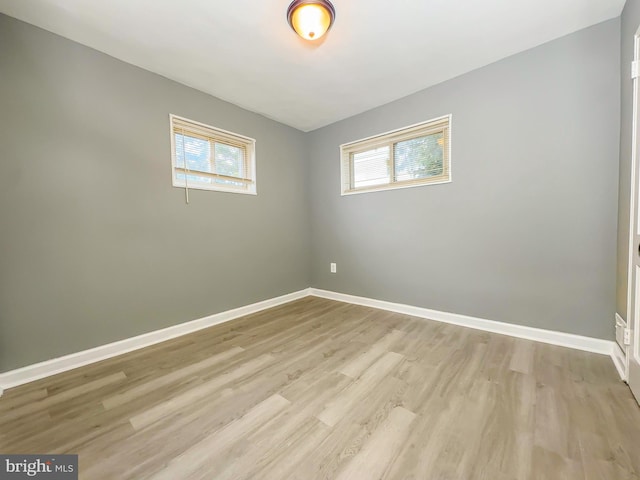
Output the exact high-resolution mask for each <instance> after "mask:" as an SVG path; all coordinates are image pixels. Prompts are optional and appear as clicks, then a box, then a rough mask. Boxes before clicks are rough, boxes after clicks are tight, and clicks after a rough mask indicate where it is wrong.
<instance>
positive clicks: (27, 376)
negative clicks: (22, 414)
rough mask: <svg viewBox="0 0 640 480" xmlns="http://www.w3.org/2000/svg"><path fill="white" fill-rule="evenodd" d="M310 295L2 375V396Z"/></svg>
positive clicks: (253, 306) (279, 299)
mask: <svg viewBox="0 0 640 480" xmlns="http://www.w3.org/2000/svg"><path fill="white" fill-rule="evenodd" d="M308 295H309V290H308V289H304V290H300V291H298V292H293V293H289V294H287V295H282V296H280V297H275V298H271V299H268V300H264V301H262V302H257V303H253V304H251V305H247V306H244V307H240V308H235V309H233V310H227V311H225V312H221V313H216V314H214V315H209V316H208V317H204V318H199V319H197V320H193V321H190V322H186V323H180V324H178V325H174V326H171V327H167V328H163V329H162V330H155V331H153V332H149V333H144V334H142V335H138V336H136V337H131V338H126V339H124V340H120V341H117V342H113V343H108V344H106V345H101V346H99V347H95V348H91V349H89V350H84V351H82V352H77V353H72V354H70V355H65V356H63V357H58V358H54V359H52V360H46V361H44V362H40V363H35V364H33V365H28V366H26V367H22V368H18V369H16V370H10V371H8V372H5V373H0V395H2V392H3V390H7V389H9V388H12V387H17V386H18V385H23V384H25V383H29V382H33V381H34V380H39V379H41V378H44V377H48V376H51V375H55V374H57V373H62V372H66V371H67V370H72V369H74V368H78V367H82V366H84V365H88V364H90V363H94V362H99V361H101V360H105V359H107V358H111V357H115V356H118V355H122V354H123V353H127V352H131V351H133V350H137V349H139V348H144V347H148V346H150V345H154V344H156V343H160V342H164V341H166V340H170V339H172V338H176V337H180V336H182V335H186V334H188V333H192V332H195V331H198V330H202V329H203V328H208V327H212V326H213V325H218V324H220V323H224V322H228V321H230V320H233V319H236V318H239V317H243V316H245V315H250V314H252V313H256V312H259V311H261V310H265V309H267V308H272V307H275V306H278V305H282V304H283V303H288V302H291V301H293V300H297V299H299V298H303V297H306V296H308Z"/></svg>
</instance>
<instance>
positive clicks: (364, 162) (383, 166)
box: [353, 146, 390, 188]
mask: <svg viewBox="0 0 640 480" xmlns="http://www.w3.org/2000/svg"><path fill="white" fill-rule="evenodd" d="M389 177H390V172H389V147H388V146H386V147H380V148H376V149H374V150H368V151H366V152H360V153H354V154H353V188H361V187H369V186H371V185H383V184H385V183H389V181H390V178H389Z"/></svg>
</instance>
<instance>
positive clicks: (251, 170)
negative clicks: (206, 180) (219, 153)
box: [169, 114, 258, 195]
mask: <svg viewBox="0 0 640 480" xmlns="http://www.w3.org/2000/svg"><path fill="white" fill-rule="evenodd" d="M174 119H176V120H181V121H183V122H188V123H191V124H193V125H195V126H198V127H200V128H202V129H205V130H208V131H210V132H211V137H212V138H216V137H221V139H222V141H221V142H220V143H225V142H224V138H229V139H231V140H233V142H235V143H238V144H242V145H243V146H244V148H245V152H246V156H247V159H246V165H247V170H248V172H247V173H248V175H247V179H248V180H250V182H248V183H247V184H246V188H242V187H237V186H231V185H224V184H215V183H210V184H202V183H190V182H189V181H188V180H187V181H185V180H179V179H178V178H177V174H176V173H177V170H176V168H177V164H176V141H175V130H174ZM169 132H170V138H171V184H172V185H173V186H174V187H177V188H184V189H187V190H209V191H216V192H227V193H242V194H245V195H257V194H258V191H257V174H256V141H255V139H253V138H250V137H246V136H244V135H240V134H237V133H234V132H229V131H227V130H223V129H221V128H217V127H213V126H211V125H207V124H206V123H202V122H197V121H195V120H191V119H189V118H185V117H181V116H179V115H174V114H170V115H169ZM185 133H188V130H185Z"/></svg>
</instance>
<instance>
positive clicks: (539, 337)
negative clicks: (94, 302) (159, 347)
mask: <svg viewBox="0 0 640 480" xmlns="http://www.w3.org/2000/svg"><path fill="white" fill-rule="evenodd" d="M309 295H313V296H316V297H322V298H327V299H331V300H337V301H340V302H347V303H353V304H356V305H364V306H367V307H373V308H379V309H381V310H388V311H390V312H397V313H403V314H406V315H412V316H414V317H420V318H425V319H429V320H435V321H438V322H444V323H450V324H453V325H459V326H462V327H469V328H474V329H477V330H483V331H486V332H493V333H499V334H502V335H509V336H512V337H518V338H524V339H527V340H534V341H537V342H543V343H550V344H552V345H559V346H562V347H568V348H574V349H577V350H584V351H587V352H594V353H600V354H603V355H609V356H610V357H611V359H612V360H613V363H614V365H615V366H616V369H617V370H618V373H619V374H620V376H621V377H622V378H623V380H624V379H625V378H624V371H625V369H624V365H625V363H626V360H624V352H622V350H620V347H619V346H618V345H617V344H616V343H615V342H613V341H609V340H601V339H598V338H591V337H583V336H580V335H573V334H571V333H563V332H556V331H553V330H543V329H540V328H533V327H526V326H522V325H514V324H510V323H504V322H496V321H494V320H486V319H483V318H476V317H470V316H467V315H459V314H455V313H448V312H441V311H438V310H431V309H428V308H422V307H415V306H412V305H403V304H400V303H392V302H386V301H383V300H375V299H372V298H365V297H357V296H354V295H347V294H344V293H337V292H330V291H328V290H320V289H317V288H307V289H304V290H300V291H298V292H293V293H289V294H287V295H282V296H280V297H276V298H271V299H269V300H264V301H262V302H258V303H253V304H251V305H247V306H244V307H240V308H235V309H233V310H227V311H226V312H221V313H216V314H214V315H209V316H207V317H204V318H200V319H197V320H193V321H190V322H186V323H181V324H178V325H174V326H172V327H168V328H164V329H162V330H156V331H153V332H149V333H145V334H142V335H138V336H136V337H131V338H127V339H124V340H120V341H117V342H113V343H109V344H107V345H102V346H99V347H95V348H92V349H89V350H84V351H82V352H77V353H72V354H70V355H65V356H63V357H59V358H54V359H52V360H47V361H44V362H40V363H36V364H33V365H28V366H26V367H22V368H18V369H16V370H10V371H8V372H5V373H0V396H1V395H2V392H3V390H7V389H8V388H12V387H16V386H18V385H23V384H25V383H29V382H33V381H34V380H39V379H41V378H44V377H48V376H51V375H55V374H58V373H62V372H66V371H68V370H72V369H74V368H78V367H82V366H84V365H88V364H91V363H95V362H99V361H101V360H105V359H107V358H112V357H115V356H118V355H122V354H124V353H127V352H131V351H133V350H137V349H140V348H144V347H148V346H150V345H154V344H156V343H160V342H164V341H166V340H170V339H172V338H176V337H179V336H182V335H186V334H188V333H192V332H195V331H198V330H202V329H204V328H208V327H212V326H214V325H218V324H220V323H224V322H228V321H230V320H234V319H236V318H239V317H243V316H245V315H250V314H252V313H256V312H259V311H261V310H266V309H267V308H272V307H275V306H278V305H282V304H284V303H288V302H291V301H293V300H298V299H300V298H303V297H306V296H309Z"/></svg>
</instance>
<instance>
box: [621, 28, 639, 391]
mask: <svg viewBox="0 0 640 480" xmlns="http://www.w3.org/2000/svg"><path fill="white" fill-rule="evenodd" d="M633 61H634V62H637V63H636V65H640V27H638V29H637V30H636V33H635V35H634V36H633ZM632 77H633V78H632V87H631V88H632V101H633V106H632V111H633V113H632V120H631V181H630V183H631V188H630V202H629V204H630V205H629V251H628V258H627V260H628V269H627V318H626V328H630V329H631V330H632V336H633V338H632V339H631V345H625V346H624V354H625V362H624V378H623V380H625V381H626V382H629V375H630V363H631V357H632V355H634V352H633V348H634V345H636V344H638V342H640V338H639V337H640V305H638V304H637V303H635V302H634V301H633V299H634V297H635V296H636V291H634V275H635V274H636V272H635V268H634V265H635V261H634V258H635V255H636V253H637V252H636V245H635V233H636V232H635V226H636V219H637V215H638V213H637V212H636V195H638V191H637V190H638V189H637V187H638V185H636V175H637V169H638V141H639V140H640V139H639V138H638V125H639V121H640V119H639V118H638V115H640V106H639V105H638V103H639V102H640V77H639V76H638V75H637V74H636V75H633V76H632ZM638 182H639V183H640V177H639V179H638ZM638 203H639V204H640V199H638ZM639 225H640V221H639ZM636 288H638V287H637V286H636Z"/></svg>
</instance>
